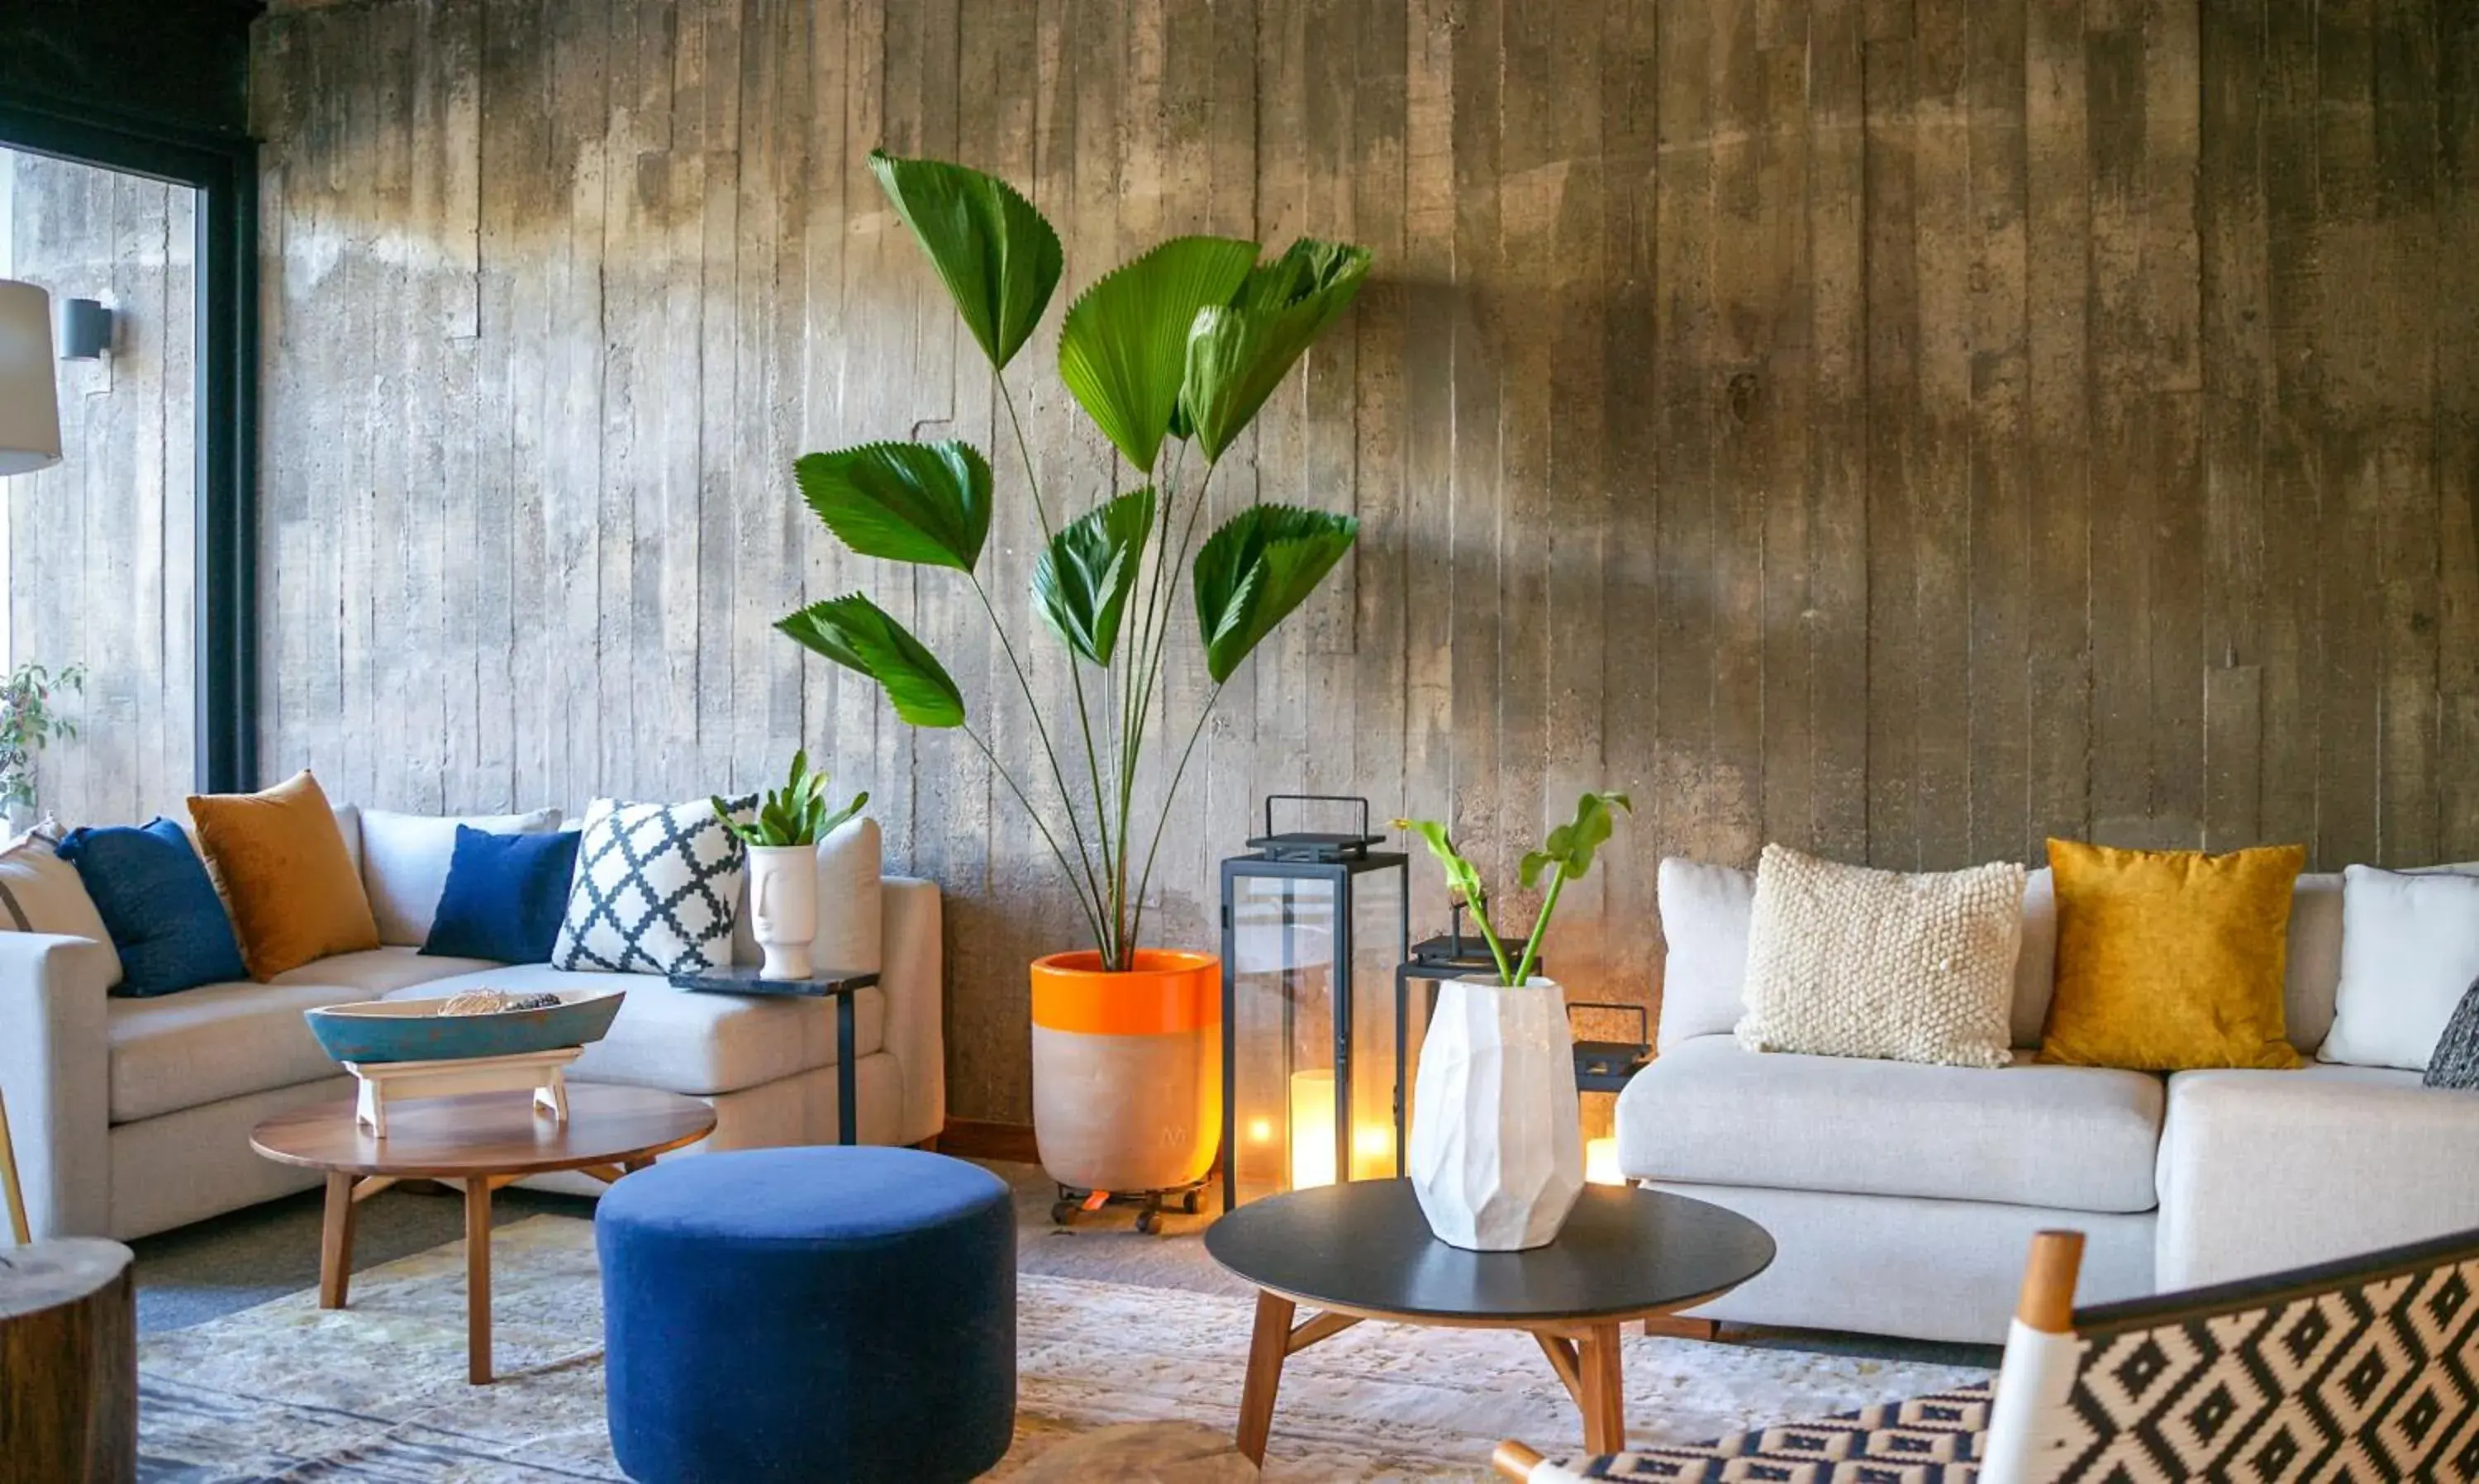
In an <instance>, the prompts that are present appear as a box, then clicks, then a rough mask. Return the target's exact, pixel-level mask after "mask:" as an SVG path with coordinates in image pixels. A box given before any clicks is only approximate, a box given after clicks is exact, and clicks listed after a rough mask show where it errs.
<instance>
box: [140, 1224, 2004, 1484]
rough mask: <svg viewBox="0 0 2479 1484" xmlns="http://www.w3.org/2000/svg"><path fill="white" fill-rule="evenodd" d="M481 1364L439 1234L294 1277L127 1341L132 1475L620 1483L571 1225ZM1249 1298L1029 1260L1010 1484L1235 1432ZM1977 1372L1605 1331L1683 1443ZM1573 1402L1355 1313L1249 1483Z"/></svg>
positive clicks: (1543, 1427) (1471, 1442) (1550, 1440)
mask: <svg viewBox="0 0 2479 1484" xmlns="http://www.w3.org/2000/svg"><path fill="white" fill-rule="evenodd" d="M492 1268H493V1279H494V1282H493V1287H494V1289H495V1290H496V1295H495V1296H496V1302H495V1304H494V1306H493V1316H494V1322H495V1327H496V1331H497V1340H498V1352H497V1353H498V1368H499V1373H500V1375H501V1377H502V1379H501V1380H500V1381H499V1382H498V1384H497V1385H495V1386H491V1387H487V1388H478V1389H477V1388H473V1387H469V1386H467V1385H466V1384H465V1382H464V1371H465V1362H464V1354H465V1328H464V1324H465V1320H464V1313H465V1309H464V1304H465V1298H464V1257H463V1249H462V1245H461V1244H459V1243H452V1244H450V1245H447V1246H444V1247H438V1248H434V1249H433V1250H431V1251H428V1252H423V1253H419V1254H417V1255H415V1256H413V1257H409V1258H404V1259H402V1260H400V1261H397V1262H394V1263H390V1264H387V1265H386V1266H384V1267H376V1268H373V1269H371V1271H369V1272H365V1273H361V1274H358V1275H356V1276H355V1278H354V1280H353V1307H352V1308H351V1309H349V1310H345V1311H342V1312H334V1313H330V1312H326V1311H322V1310H320V1309H319V1307H318V1300H317V1295H316V1294H315V1293H309V1292H304V1293H296V1294H294V1295H292V1296H291V1297H288V1298H281V1299H277V1300H275V1301H274V1302H272V1303H268V1304H262V1305H260V1306H259V1307H257V1308H255V1309H248V1310H244V1311H243V1312H241V1313H239V1314H234V1315H229V1316H227V1317H225V1318H219V1319H214V1320H210V1321H208V1322H206V1323H204V1324H198V1325H194V1326H192V1327H191V1328H188V1329H180V1330H173V1331H170V1332H167V1333H164V1334H159V1335H156V1336H153V1337H151V1338H149V1339H147V1340H146V1341H145V1342H144V1343H143V1344H142V1345H141V1359H140V1369H141V1382H142V1396H143V1400H142V1404H141V1413H140V1420H139V1421H140V1431H141V1453H142V1455H143V1458H142V1462H141V1477H142V1478H144V1479H147V1480H150V1481H157V1484H173V1481H179V1484H209V1481H238V1480H253V1479H287V1480H307V1479H318V1480H386V1481H389V1484H444V1481H460V1484H461V1481H471V1484H503V1481H517V1480H556V1479H592V1480H618V1479H620V1478H622V1477H623V1476H622V1474H621V1473H620V1471H619V1469H618V1468H617V1466H615V1465H614V1464H613V1462H612V1459H611V1446H610V1441H609V1439H608V1438H607V1436H606V1435H605V1433H604V1431H603V1423H602V1349H601V1339H602V1315H601V1294H600V1290H599V1286H598V1284H597V1281H596V1274H595V1266H594V1228H593V1225H592V1223H590V1222H586V1221H580V1220H575V1219H572V1218H568V1217H562V1216H537V1217H534V1218H533V1219H531V1220H527V1221H524V1222H521V1223H519V1224H517V1225H514V1226H508V1227H502V1228H501V1229H500V1230H499V1232H498V1238H497V1242H496V1245H495V1247H494V1251H493V1261H492ZM1250 1312H1251V1306H1250V1305H1249V1303H1248V1302H1247V1301H1246V1300H1243V1299H1238V1298H1230V1297H1224V1296H1221V1295H1218V1294H1208V1293H1192V1292H1175V1291H1170V1290H1163V1289H1147V1288H1137V1287H1134V1286H1131V1285H1126V1284H1116V1283H1097V1282H1091V1281H1087V1280H1082V1279H1074V1278H1053V1277H1043V1276H1039V1275H1035V1274H1026V1275H1025V1276H1024V1277H1023V1279H1022V1287H1021V1296H1020V1306H1019V1314H1018V1319H1017V1335H1018V1354H1019V1356H1020V1369H1021V1376H1020V1381H1019V1390H1018V1407H1017V1427H1016V1440H1015V1446H1014V1448H1013V1450H1012V1451H1010V1452H1009V1455H1008V1458H1007V1460H1006V1462H1004V1463H1002V1464H1001V1465H1000V1467H999V1469H998V1471H997V1472H996V1473H995V1474H994V1475H993V1477H996V1478H1001V1479H1004V1478H1007V1477H1009V1475H1010V1474H1012V1473H1014V1472H1015V1471H1018V1470H1021V1469H1022V1468H1023V1467H1024V1466H1025V1465H1026V1464H1028V1463H1029V1462H1031V1461H1032V1460H1033V1459H1034V1458H1035V1457H1037V1456H1038V1455H1039V1454H1040V1453H1041V1452H1042V1451H1043V1450H1045V1449H1047V1448H1049V1447H1051V1446H1055V1445H1056V1444H1057V1443H1059V1442H1060V1441H1061V1439H1063V1438H1068V1437H1073V1436H1075V1435H1076V1434H1078V1433H1081V1432H1086V1431H1089V1430H1091V1429H1094V1428H1098V1427H1103V1426H1107V1425H1109V1424H1111V1423H1113V1422H1126V1421H1142V1420H1163V1419H1184V1420H1194V1421H1198V1422H1202V1423H1205V1424H1207V1425H1209V1426H1213V1427H1215V1428H1228V1427H1230V1426H1231V1425H1232V1423H1233V1420H1234V1416H1235V1412H1236V1409H1237V1407H1238V1405H1239V1400H1240V1373H1241V1369H1242V1363H1243V1360H1244V1358H1245V1353H1246V1350H1247V1340H1248V1324H1249V1317H1250ZM1986 1374H1987V1373H1986V1372H1985V1371H1981V1370H1976V1369H1968V1368H1962V1367H1954V1366H1929V1365H1918V1364H1909V1363H1900V1362H1884V1361H1873V1360H1862V1359H1857V1358H1853V1357H1850V1356H1836V1355H1818V1354H1812V1353H1808V1352H1805V1351H1791V1350H1774V1349H1758V1348H1754V1347H1751V1346H1742V1345H1730V1344H1702V1343H1696V1342H1693V1341H1684V1340H1648V1339H1645V1338H1642V1337H1641V1336H1639V1337H1637V1338H1635V1339H1632V1340H1630V1341H1628V1342H1627V1352H1626V1390H1627V1417H1628V1420H1629V1423H1630V1425H1631V1428H1632V1431H1633V1436H1634V1438H1635V1440H1636V1441H1638V1442H1640V1443H1652V1442H1662V1443H1693V1442H1699V1441H1701V1440H1704V1439H1708V1438H1712V1437H1715V1436H1717V1435H1719V1434H1722V1433H1725V1432H1729V1431H1732V1430H1734V1429H1737V1428H1741V1427H1746V1426H1749V1425H1751V1424H1754V1423H1757V1422H1764V1421H1777V1420H1790V1419H1803V1418H1814V1417H1822V1416H1826V1415H1828V1414H1830V1413H1834V1412H1838V1411H1844V1410H1848V1409H1850V1408H1853V1407H1857V1406H1861V1405H1864V1404H1865V1403H1868V1402H1871V1401H1880V1400H1886V1399H1890V1398H1893V1397H1898V1396H1904V1395H1911V1394H1920V1393H1926V1392H1934V1391H1941V1390H1945V1389H1948V1388H1951V1387H1955V1386H1961V1385H1966V1384H1968V1383H1970V1382H1973V1381H1977V1380H1981V1379H1983V1378H1984V1377H1985V1376H1986ZM1579 1431H1580V1424H1579V1423H1578V1421H1577V1420H1576V1417H1575V1412H1574V1409H1573V1407H1572V1404H1571V1403H1570V1402H1569V1400H1568V1398H1567V1394H1566V1393H1565V1391H1564V1390H1562V1389H1561V1388H1560V1387H1559V1385H1558V1383H1557V1381H1556V1380H1555V1379H1554V1378H1553V1377H1552V1376H1551V1375H1550V1373H1549V1369H1548V1368H1547V1366H1546V1364H1544V1363H1543V1361H1542V1359H1541V1354H1540V1351H1539V1350H1538V1349H1537V1348H1535V1347H1534V1345H1533V1343H1532V1342H1531V1340H1530V1339H1528V1338H1526V1337H1524V1336H1521V1335H1514V1334H1500V1333H1483V1332H1475V1331H1462V1330H1447V1329H1426V1328H1409V1327H1404V1326H1397V1325H1387V1324H1363V1325H1361V1326H1359V1327H1357V1328H1355V1329H1352V1330H1348V1331H1346V1332H1344V1333H1343V1334H1342V1335H1340V1336H1337V1337H1336V1338H1334V1339H1332V1340H1328V1341H1326V1342H1325V1343H1321V1344H1319V1345H1316V1347H1314V1348H1312V1349H1308V1350H1304V1351H1302V1352H1301V1353H1299V1354H1298V1355H1296V1356H1293V1357H1292V1358H1291V1364H1290V1365H1289V1367H1288V1368H1287V1369H1285V1372H1284V1379H1283V1391H1282V1398H1281V1403H1280V1407H1279V1410H1278V1411H1277V1412H1276V1414H1275V1419H1274V1439H1273V1445H1272V1447H1271V1449H1270V1450H1269V1452H1268V1453H1267V1456H1266V1461H1265V1462H1266V1469H1265V1474H1266V1477H1267V1478H1269V1479H1302V1480H1305V1479H1319V1480H1381V1479H1441V1478H1446V1479H1476V1478H1481V1477H1483V1476H1485V1474H1486V1467H1487V1462H1488V1458H1489V1450H1490V1447H1491V1446H1492V1445H1493V1444H1494V1443H1495V1442H1496V1440H1498V1439H1499V1438H1501V1437H1520V1438H1523V1439H1525V1440H1527V1441H1529V1442H1531V1443H1533V1444H1535V1445H1537V1446H1543V1447H1546V1448H1550V1449H1554V1450H1561V1451H1565V1450H1572V1447H1573V1446H1574V1444H1575V1442H1576V1440H1577V1437H1578V1434H1579Z"/></svg>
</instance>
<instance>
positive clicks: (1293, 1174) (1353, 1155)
mask: <svg viewBox="0 0 2479 1484" xmlns="http://www.w3.org/2000/svg"><path fill="white" fill-rule="evenodd" d="M1278 803H1279V804H1288V805H1296V806H1304V807H1303V808H1302V809H1301V810H1300V811H1299V812H1300V813H1301V814H1303V815H1306V814H1307V813H1309V812H1311V811H1312V810H1314V809H1315V808H1316V806H1327V807H1326V808H1324V809H1323V810H1322V812H1324V813H1327V814H1345V813H1348V812H1349V811H1354V810H1356V815H1354V816H1352V817H1353V818H1354V819H1355V820H1356V825H1357V828H1356V829H1351V830H1344V831H1316V830H1305V829H1301V830H1292V831H1290V832H1276V830H1275V829H1274V806H1275V805H1276V804H1278ZM1326 822H1327V823H1336V822H1338V821H1336V820H1333V819H1329V820H1327V821H1326ZM1368 823H1369V821H1368V801H1367V800H1366V799H1358V798H1342V797H1337V796H1333V795H1325V794H1274V795H1270V796H1268V797H1267V798H1266V800H1265V833H1263V834H1261V835H1258V836H1257V837H1255V838H1253V839H1251V840H1249V841H1248V845H1249V847H1250V853H1249V854H1247V855H1244V856H1234V857H1231V858H1229V859H1227V860H1225V861H1223V862H1222V1209H1223V1210H1225V1211H1229V1210H1231V1209H1232V1208H1233V1207H1234V1206H1236V1205H1238V1204H1239V1202H1240V1200H1241V1199H1243V1198H1245V1197H1246V1196H1255V1195H1263V1194H1269V1193H1271V1192H1273V1191H1276V1190H1295V1189H1299V1188H1301V1187H1305V1186H1313V1185H1327V1184H1331V1183H1332V1182H1334V1181H1335V1180H1337V1179H1343V1180H1353V1179H1365V1178H1367V1177H1370V1176H1375V1175H1392V1174H1394V1173H1397V1172H1398V1171H1399V1169H1400V1167H1401V1161H1402V1152H1401V1151H1402V1142H1401V1138H1400V1128H1401V1118H1400V1115H1399V1108H1400V1104H1399V1101H1397V1099H1399V1095H1400V1094H1399V1088H1400V1077H1401V1071H1400V1056H1401V1048H1402V1023H1401V1019H1400V1014H1399V1011H1398V1010H1397V1009H1396V1007H1395V1004H1394V1003H1393V1001H1394V997H1393V996H1391V995H1390V994H1389V992H1388V986H1387V966H1388V964H1389V963H1390V962H1400V961H1402V960H1404V959H1408V958H1409V957H1410V953H1411V939H1412V928H1411V907H1412V884H1411V873H1410V871H1409V870H1408V869H1407V858H1406V857H1404V855H1403V854H1402V853H1401V852H1399V851H1381V850H1374V849H1371V848H1370V847H1372V846H1374V845H1376V844H1378V843H1379V842H1380V841H1381V840H1382V839H1383V838H1384V836H1382V835H1377V834H1372V833H1370V832H1369V829H1368ZM1384 871H1392V872H1393V873H1394V878H1395V889H1394V890H1393V891H1392V892H1387V891H1385V890H1383V889H1382V887H1381V889H1380V890H1378V891H1375V892H1372V893H1367V894H1362V893H1359V892H1357V891H1356V890H1355V886H1356V885H1357V883H1359V882H1360V879H1361V878H1362V877H1364V876H1367V875H1369V874H1370V873H1372V872H1384ZM1243 1192H1244V1194H1243Z"/></svg>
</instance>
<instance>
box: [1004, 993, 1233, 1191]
mask: <svg viewBox="0 0 2479 1484" xmlns="http://www.w3.org/2000/svg"><path fill="white" fill-rule="evenodd" d="M1101 963H1102V956H1101V955H1100V954H1098V953H1095V952H1094V951H1092V950H1091V949H1086V950H1083V951H1080V952H1076V953H1063V954H1052V955H1051V956H1050V957H1049V958H1046V959H1035V960H1034V964H1033V1128H1034V1138H1035V1142H1037V1143H1038V1144H1039V1146H1040V1149H1041V1167H1042V1168H1043V1169H1044V1170H1047V1171H1048V1172H1049V1174H1050V1178H1051V1179H1053V1180H1056V1181H1058V1182H1059V1183H1060V1184H1061V1185H1063V1186H1068V1187H1071V1188H1073V1189H1076V1190H1120V1191H1128V1190H1173V1189H1176V1188H1178V1187H1181V1186H1185V1185H1188V1184H1191V1183H1193V1182H1195V1181H1197V1180H1201V1179H1203V1178H1204V1177H1205V1174H1206V1172H1207V1171H1208V1170H1210V1169H1211V1168H1212V1167H1213V1165H1214V1149H1215V1145H1216V1143H1217V1141H1218V1140H1219V1139H1221V1136H1222V962H1221V960H1220V959H1216V958H1214V956H1213V955H1212V954H1194V953H1183V952H1180V951H1178V950H1175V949H1165V948H1140V949H1137V953H1136V963H1135V966H1134V967H1132V968H1130V969H1127V970H1125V971H1123V972H1119V973H1111V972H1108V971H1106V970H1104V969H1103V968H1102V966H1101Z"/></svg>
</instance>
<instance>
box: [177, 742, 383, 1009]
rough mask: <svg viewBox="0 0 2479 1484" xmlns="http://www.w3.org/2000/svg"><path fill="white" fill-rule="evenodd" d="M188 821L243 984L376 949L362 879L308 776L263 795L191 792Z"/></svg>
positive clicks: (314, 781)
mask: <svg viewBox="0 0 2479 1484" xmlns="http://www.w3.org/2000/svg"><path fill="white" fill-rule="evenodd" d="M190 820H191V823H192V824H194V825H196V826H197V830H198V844H199V846H200V848H201V849H203V850H204V852H205V853H206V857H207V862H208V864H209V865H211V866H213V867H214V868H215V873H216V880H217V883H219V884H220V885H221V886H222V887H223V890H224V902H225V904H226V905H227V906H229V907H230V908H232V919H233V931H234V935H235V936H237V937H239V938H240V939H241V956H242V959H243V961H244V962H246V963H247V964H248V965H249V972H250V977H251V978H253V979H257V980H260V981H265V980H269V979H273V978H274V977H275V976H276V975H278V974H281V973H283V972H284V971H285V970H287V969H297V968H299V967H300V966H301V965H303V964H305V963H309V962H311V961H313V960H315V959H324V958H326V957H327V956H328V955H330V954H345V953H356V952H359V951H360V950H362V949H366V948H376V947H378V946H379V925H378V919H377V918H376V917H374V916H372V915H371V899H370V897H369V895H368V894H367V893H365V892H364V891H363V890H362V874H361V873H360V872H359V871H356V870H354V869H353V857H352V856H351V855H350V854H349V853H348V852H347V851H346V850H345V836H344V833H343V832H341V831H339V830H338V829H337V828H336V813H335V810H333V809H331V808H329V807H328V806H327V796H326V795H325V794H324V793H322V792H320V791H319V780H317V779H314V778H312V777H311V776H310V775H309V773H308V771H307V770H304V771H303V772H300V773H296V774H294V775H293V776H292V777H291V778H289V779H286V780H284V781H283V782H281V783H278V784H276V785H275V786H274V787H273V788H269V789H268V790H266V791H265V792H263V793H254V794H192V795H191V797H190Z"/></svg>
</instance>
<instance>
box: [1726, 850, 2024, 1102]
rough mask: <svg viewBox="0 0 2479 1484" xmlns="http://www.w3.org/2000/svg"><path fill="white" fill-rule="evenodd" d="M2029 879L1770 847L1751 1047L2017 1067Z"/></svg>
mask: <svg viewBox="0 0 2479 1484" xmlns="http://www.w3.org/2000/svg"><path fill="white" fill-rule="evenodd" d="M2023 874H2024V873H2023V868H2022V867H2021V866H2019V865H2014V864H2011V863H2002V864H1997V865H1984V866H1974V867H1972V868H1971V869H1970V870H1967V871H1945V872H1935V873H1928V874H1922V875H1906V874H1904V873H1902V872H1899V871H1875V870H1870V869H1869V868H1867V867H1866V866H1853V865H1838V864H1836V863H1834V862H1833V861H1830V860H1819V859H1817V858H1816V857H1813V856H1803V855H1801V854H1800V853H1799V852H1798V851H1795V850H1791V849H1788V848H1786V847H1784V846H1780V845H1768V846H1766V847H1765V853H1764V857H1763V858H1762V859H1761V860H1760V861H1758V862H1757V865H1756V902H1755V913H1754V917H1753V919H1752V920H1751V922H1750V924H1749V928H1748V985H1747V996H1748V1012H1747V1014H1746V1015H1744V1016H1742V1017H1741V1018H1740V1021H1739V1029H1738V1036H1739V1044H1740V1045H1742V1046H1745V1047H1747V1048H1748V1049H1749V1050H1751V1051H1791V1052H1801V1053H1804V1054H1806V1055H1809V1056H1820V1057H1874V1058H1878V1059H1880V1060H1886V1061H1894V1062H1935V1063H1937V1064H1940V1065H1944V1066H2005V1065H2007V1064H2009V1063H2010V1062H2012V1061H2013V1055H2012V1053H2011V1051H2010V1050H2009V1049H2008V1048H2009V1046H2010V1044H2011V1042H2012V1039H2013V1037H2012V1036H2011V1034H2010V1024H2009V1021H2010V1018H2011V1011H2012V1008H2013V1002H2014V960H2015V956H2016V955H2017V954H2018V953H2019V952H2020V951H2021V948H2022V942H2023Z"/></svg>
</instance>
